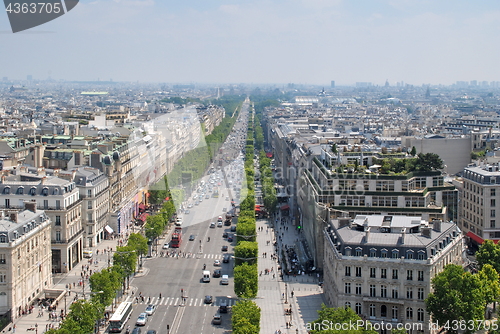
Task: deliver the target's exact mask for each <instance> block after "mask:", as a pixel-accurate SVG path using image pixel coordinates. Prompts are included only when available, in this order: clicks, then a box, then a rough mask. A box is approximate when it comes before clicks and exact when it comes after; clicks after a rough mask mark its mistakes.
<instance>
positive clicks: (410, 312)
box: [324, 215, 464, 333]
mask: <svg viewBox="0 0 500 334" xmlns="http://www.w3.org/2000/svg"><path fill="white" fill-rule="evenodd" d="M324 238H325V247H324V250H325V254H324V258H325V263H324V292H325V297H326V300H327V302H328V304H329V306H332V307H351V308H352V309H353V310H354V311H355V312H356V313H357V314H359V315H360V316H361V318H362V319H365V320H369V321H370V322H372V323H378V324H380V323H382V322H384V323H386V324H387V323H391V324H392V325H393V326H394V328H396V325H397V324H399V323H403V324H409V326H413V327H410V328H411V330H410V331H408V332H409V333H430V331H429V321H430V317H429V315H428V313H427V312H426V308H425V299H426V298H427V296H428V294H429V292H431V279H432V278H433V277H434V276H435V275H436V274H438V273H439V272H441V271H442V270H443V268H444V267H445V266H446V265H448V264H450V263H453V264H458V265H462V263H463V258H464V243H463V235H462V233H461V231H460V229H459V228H458V227H457V225H456V224H454V223H446V222H442V221H441V220H434V221H432V222H428V221H426V220H423V219H422V217H406V216H384V215H370V216H364V215H358V216H356V217H355V218H354V219H351V218H341V219H336V220H332V221H331V222H330V223H329V224H328V227H327V228H326V229H325V230H324ZM418 324H420V325H421V326H420V325H418Z"/></svg>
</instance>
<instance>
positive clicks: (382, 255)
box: [380, 249, 388, 258]
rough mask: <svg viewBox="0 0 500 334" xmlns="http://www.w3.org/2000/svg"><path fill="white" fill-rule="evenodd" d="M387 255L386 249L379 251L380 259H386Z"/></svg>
mask: <svg viewBox="0 0 500 334" xmlns="http://www.w3.org/2000/svg"><path fill="white" fill-rule="evenodd" d="M387 253H388V252H387V249H382V250H381V251H380V257H381V258H386V257H387Z"/></svg>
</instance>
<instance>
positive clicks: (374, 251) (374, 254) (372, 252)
mask: <svg viewBox="0 0 500 334" xmlns="http://www.w3.org/2000/svg"><path fill="white" fill-rule="evenodd" d="M370 257H377V250H376V249H375V248H372V249H370Z"/></svg>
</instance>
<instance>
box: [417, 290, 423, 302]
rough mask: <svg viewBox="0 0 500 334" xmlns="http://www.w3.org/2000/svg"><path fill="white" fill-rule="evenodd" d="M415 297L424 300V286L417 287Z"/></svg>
mask: <svg viewBox="0 0 500 334" xmlns="http://www.w3.org/2000/svg"><path fill="white" fill-rule="evenodd" d="M417 299H418V300H424V288H418V291H417Z"/></svg>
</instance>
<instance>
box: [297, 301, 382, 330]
mask: <svg viewBox="0 0 500 334" xmlns="http://www.w3.org/2000/svg"><path fill="white" fill-rule="evenodd" d="M318 316H319V317H318V319H317V320H314V321H313V322H310V323H308V324H307V327H306V329H307V330H308V331H309V333H311V334H320V333H321V334H334V333H343V334H344V333H346V334H376V333H377V332H376V331H374V330H370V329H367V328H366V327H365V328H360V327H356V329H355V330H335V327H334V328H333V329H332V328H331V327H330V326H329V324H330V323H332V324H335V325H337V324H348V325H349V324H353V323H354V324H357V323H358V321H360V320H361V318H360V317H359V316H358V315H357V314H356V313H355V312H354V311H353V310H352V309H351V308H350V307H348V308H343V307H339V308H334V307H326V306H325V304H323V305H321V310H318ZM323 324H328V326H324V325H323ZM346 327H347V328H350V327H349V326H346Z"/></svg>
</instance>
